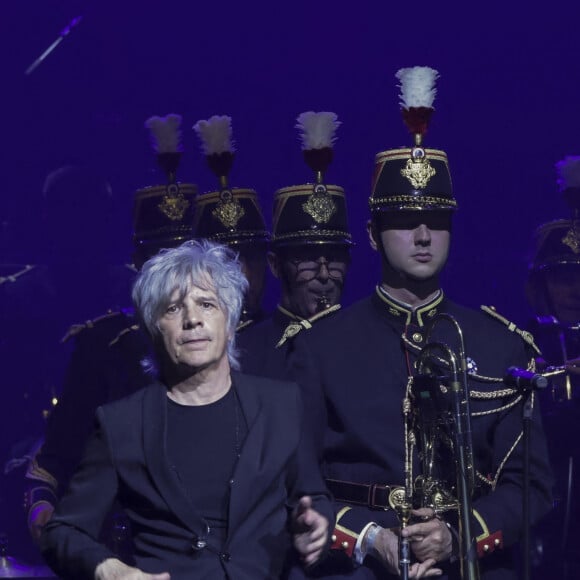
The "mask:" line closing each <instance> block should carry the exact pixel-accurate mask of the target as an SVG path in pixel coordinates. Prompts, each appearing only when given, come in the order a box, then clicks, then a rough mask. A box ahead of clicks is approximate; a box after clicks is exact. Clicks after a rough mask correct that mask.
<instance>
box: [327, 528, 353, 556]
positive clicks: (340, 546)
mask: <svg viewBox="0 0 580 580" xmlns="http://www.w3.org/2000/svg"><path fill="white" fill-rule="evenodd" d="M330 539H331V540H332V543H331V544H330V549H331V550H340V551H341V552H344V553H345V554H346V555H347V556H348V557H349V558H352V554H353V552H354V547H355V546H356V541H357V539H358V536H357V535H356V534H353V533H352V532H351V533H348V532H347V531H346V530H344V528H343V529H340V527H338V526H337V527H336V528H334V531H333V532H332V537H331V538H330Z"/></svg>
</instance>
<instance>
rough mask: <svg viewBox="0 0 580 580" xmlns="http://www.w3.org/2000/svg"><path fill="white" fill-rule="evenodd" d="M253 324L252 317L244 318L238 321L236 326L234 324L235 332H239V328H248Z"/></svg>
mask: <svg viewBox="0 0 580 580" xmlns="http://www.w3.org/2000/svg"><path fill="white" fill-rule="evenodd" d="M252 324H254V321H253V319H251V318H250V319H249V320H244V321H243V322H240V323H239V324H238V325H237V326H236V332H239V331H240V330H244V329H245V328H248V326H250V325H252Z"/></svg>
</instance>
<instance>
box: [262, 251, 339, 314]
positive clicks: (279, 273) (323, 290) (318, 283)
mask: <svg viewBox="0 0 580 580" xmlns="http://www.w3.org/2000/svg"><path fill="white" fill-rule="evenodd" d="M269 258H270V265H271V267H272V272H273V273H274V275H275V276H276V277H277V278H279V279H280V282H281V284H282V297H281V299H280V303H281V305H282V306H283V307H284V308H286V309H288V310H289V311H290V312H292V313H293V314H296V315H297V316H301V317H303V318H310V317H311V316H314V314H316V313H317V312H320V311H322V310H324V309H325V308H328V307H329V306H334V305H335V304H339V303H340V300H341V297H342V290H343V287H344V281H345V278H346V273H347V270H348V266H349V264H350V253H349V250H348V248H346V247H344V246H340V245H330V244H328V245H327V244H320V245H312V246H307V245H305V246H296V247H289V248H285V249H284V250H283V251H280V252H278V253H276V254H272V255H270V257H269Z"/></svg>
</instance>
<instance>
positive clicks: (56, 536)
mask: <svg viewBox="0 0 580 580" xmlns="http://www.w3.org/2000/svg"><path fill="white" fill-rule="evenodd" d="M103 423H104V421H103V412H102V409H98V410H97V425H96V428H95V431H94V433H93V435H92V437H91V439H90V440H89V442H88V444H87V447H86V450H85V453H84V456H83V459H82V460H81V463H80V465H79V467H78V469H77V471H76V472H75V474H74V476H73V478H72V481H71V483H70V486H69V488H68V490H67V491H66V493H65V495H64V496H63V498H62V499H61V501H60V502H59V504H58V505H57V508H56V511H55V513H54V515H53V517H52V519H51V520H50V522H49V523H48V524H47V525H46V527H45V529H44V531H43V534H42V538H41V551H42V554H43V556H44V558H45V560H46V561H47V563H48V564H49V565H50V567H51V568H52V569H53V570H54V571H55V572H56V573H57V574H58V575H59V576H60V577H62V578H71V579H72V578H74V579H75V580H82V579H84V578H87V579H91V580H92V579H93V578H94V573H95V568H96V567H97V565H98V564H99V563H100V562H102V561H103V560H106V559H107V558H114V557H115V554H113V553H112V552H111V551H110V550H109V549H108V548H107V547H105V546H104V545H103V544H101V543H99V541H98V540H97V538H98V536H99V532H100V530H101V526H102V524H103V520H104V518H105V516H106V514H107V513H108V511H109V510H110V508H111V506H112V505H113V502H114V500H115V497H116V494H117V487H118V484H117V474H116V470H115V467H114V464H113V460H112V456H111V453H110V448H109V445H108V442H107V437H106V432H105V429H104V427H103Z"/></svg>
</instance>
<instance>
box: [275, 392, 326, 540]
mask: <svg viewBox="0 0 580 580" xmlns="http://www.w3.org/2000/svg"><path fill="white" fill-rule="evenodd" d="M296 392H297V396H296V403H295V404H296V408H297V411H298V417H299V419H298V421H297V422H296V425H298V426H299V427H298V428H299V433H300V435H299V441H298V446H297V447H296V451H295V454H294V456H293V458H292V461H291V463H290V465H289V469H288V475H287V479H286V481H287V488H288V501H289V507H290V508H291V509H293V508H294V506H295V505H296V504H297V503H298V500H299V499H300V498H301V497H302V496H304V495H308V496H310V497H311V498H312V505H313V508H314V509H315V510H316V511H318V512H319V513H320V514H321V515H323V516H324V517H325V518H326V519H327V520H328V525H329V530H332V527H333V525H334V509H333V506H332V499H331V495H330V493H329V491H328V490H327V488H326V485H325V483H324V480H323V478H322V474H321V471H320V465H319V463H318V459H317V456H316V451H315V447H314V444H313V441H312V434H311V431H310V428H309V426H308V424H307V422H306V421H305V418H304V406H303V404H302V397H301V396H300V393H299V392H298V390H296Z"/></svg>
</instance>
